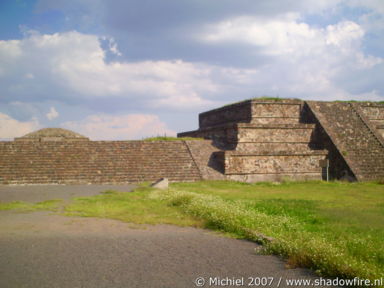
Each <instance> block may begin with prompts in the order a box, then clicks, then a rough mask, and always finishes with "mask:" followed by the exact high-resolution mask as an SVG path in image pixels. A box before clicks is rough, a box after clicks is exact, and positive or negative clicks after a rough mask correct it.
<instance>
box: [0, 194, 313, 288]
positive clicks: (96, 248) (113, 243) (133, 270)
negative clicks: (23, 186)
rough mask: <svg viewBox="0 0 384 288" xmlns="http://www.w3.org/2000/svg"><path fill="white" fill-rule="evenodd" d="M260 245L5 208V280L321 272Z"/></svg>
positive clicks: (12, 283) (146, 281)
mask: <svg viewBox="0 0 384 288" xmlns="http://www.w3.org/2000/svg"><path fill="white" fill-rule="evenodd" d="M67 188H69V187H67ZM48 190H49V189H48ZM48 190H47V191H48ZM49 191H52V190H49ZM73 191H74V190H73ZM82 191H84V190H82ZM1 194H3V191H0V195H1ZM20 195H21V194H20ZM36 195H37V194H36ZM55 196H57V195H55ZM2 197H3V196H1V197H0V199H4V198H2ZM7 197H8V196H7ZM7 197H5V198H6V199H9V197H8V198H7ZM41 199H42V198H39V200H41ZM19 200H22V199H19ZM258 247H259V246H258V245H256V244H254V243H251V242H248V241H241V240H236V239H231V238H225V237H222V236H220V235H218V234H215V233H213V232H211V231H208V230H202V229H195V228H190V227H188V228H180V227H175V226H168V225H157V226H137V225H136V226H133V225H132V224H129V223H123V222H119V221H114V220H108V219H95V218H79V217H65V216H60V215H55V214H52V213H50V212H33V213H15V212H10V211H0V287H7V288H13V287H18V288H19V287H28V288H29V287H32V288H34V287H36V288H44V287H49V288H51V287H65V288H66V287H68V288H73V287H86V288H87V287H89V288H99V287H105V288H107V287H108V288H114V287H124V288H130V287H155V288H156V287H159V288H160V287H163V288H166V287H169V288H171V287H172V288H173V287H175V288H177V287H197V286H196V285H195V283H194V281H195V279H197V278H198V277H204V280H205V281H206V283H205V286H204V287H223V286H225V287H235V286H230V285H221V286H220V285H215V284H214V283H213V284H212V283H211V284H212V285H209V279H210V277H213V278H212V279H214V277H220V278H221V279H224V280H225V277H229V278H228V279H233V278H236V279H239V281H240V280H241V279H242V277H243V279H244V285H240V286H237V287H246V286H248V284H249V281H250V280H248V277H273V282H272V284H271V285H267V286H264V287H277V284H278V281H279V280H280V278H281V279H282V281H281V284H280V287H287V286H286V284H285V280H286V279H292V278H294V279H315V276H314V274H313V273H311V272H310V271H308V270H305V269H287V268H286V265H285V263H284V262H283V261H282V260H280V259H279V258H278V257H274V256H264V255H257V254H256V251H255V248H258ZM270 279H271V280H272V278H270ZM199 281H201V279H200V280H199ZM222 283H224V284H225V283H228V282H222ZM291 287H292V286H291ZM302 287H303V286H302Z"/></svg>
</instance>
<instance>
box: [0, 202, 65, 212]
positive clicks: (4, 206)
mask: <svg viewBox="0 0 384 288" xmlns="http://www.w3.org/2000/svg"><path fill="white" fill-rule="evenodd" d="M61 203H62V200H58V199H57V200H56V199H55V200H47V201H42V202H38V203H28V202H22V201H13V202H8V203H4V202H0V210H15V211H17V212H33V211H41V210H48V211H57V210H58V208H59V206H60V205H61Z"/></svg>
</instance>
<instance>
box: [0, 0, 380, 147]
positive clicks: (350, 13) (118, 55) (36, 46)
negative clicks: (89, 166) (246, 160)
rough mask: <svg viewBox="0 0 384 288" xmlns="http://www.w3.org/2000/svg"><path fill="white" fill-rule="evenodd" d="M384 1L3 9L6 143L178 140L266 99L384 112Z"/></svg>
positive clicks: (0, 85) (136, 0)
mask: <svg viewBox="0 0 384 288" xmlns="http://www.w3.org/2000/svg"><path fill="white" fill-rule="evenodd" d="M383 39H384V0H284V1H282V0H258V1H255V0H161V1H160V0H55V1H52V0H0V139H1V140H12V139H13V138H14V137H20V136H23V135H25V134H27V133H29V132H32V131H35V130H38V129H41V128H47V127H59V128H65V129H69V130H72V131H75V132H77V133H80V134H82V135H85V136H87V137H89V138H90V139H91V140H135V139H143V138H145V137H151V136H164V135H167V136H175V135H176V133H177V132H183V131H190V130H195V129H197V128H198V114H199V113H201V112H204V111H207V110H210V109H213V108H217V107H220V106H223V105H226V104H229V103H232V102H238V101H242V100H245V99H249V98H254V97H262V96H270V97H280V98H300V99H303V100H322V101H333V100H364V101H384V41H383Z"/></svg>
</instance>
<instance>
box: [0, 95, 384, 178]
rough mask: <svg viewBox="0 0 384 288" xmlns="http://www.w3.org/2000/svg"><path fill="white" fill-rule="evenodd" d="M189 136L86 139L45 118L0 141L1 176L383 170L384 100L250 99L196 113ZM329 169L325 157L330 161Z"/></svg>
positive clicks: (297, 174)
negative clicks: (42, 124)
mask: <svg viewBox="0 0 384 288" xmlns="http://www.w3.org/2000/svg"><path fill="white" fill-rule="evenodd" d="M199 123H200V127H199V129H198V130H196V131H189V132H183V133H179V134H178V136H182V137H183V136H190V137H199V138H200V137H201V138H204V139H206V140H191V141H158V142H147V141H90V140H89V139H88V138H86V137H84V136H82V135H79V134H77V133H74V132H72V131H69V130H65V129H57V128H46V129H42V130H39V131H36V132H33V133H30V134H27V135H25V136H24V137H21V138H17V139H15V141H12V142H0V184H33V183H35V184H44V183H46V184H51V183H57V184H69V183H76V184H80V183H100V184H107V183H136V182H142V181H154V180H157V179H159V178H162V177H166V178H169V180H170V181H196V180H202V179H207V180H211V179H233V180H238V181H249V182H255V181H278V180H282V179H284V178H285V177H288V178H291V179H294V180H307V179H324V178H325V173H324V172H325V171H329V173H330V175H329V176H330V178H331V179H340V178H341V179H343V178H344V179H356V180H362V181H365V180H378V179H384V137H383V136H384V104H380V103H371V102H363V103H348V102H341V103H337V102H316V101H300V100H290V99H285V100H273V99H271V100H268V99H254V100H247V101H244V102H241V103H236V104H232V105H228V106H225V107H221V108H218V109H215V110H211V111H208V112H204V113H201V114H200V115H199ZM325 159H327V160H328V163H329V167H328V168H329V169H328V170H326V169H325V168H324V167H323V166H324V163H327V161H323V160H325Z"/></svg>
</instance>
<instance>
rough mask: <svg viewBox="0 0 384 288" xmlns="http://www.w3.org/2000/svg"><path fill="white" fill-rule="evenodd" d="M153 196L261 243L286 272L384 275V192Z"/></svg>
mask: <svg viewBox="0 0 384 288" xmlns="http://www.w3.org/2000/svg"><path fill="white" fill-rule="evenodd" d="M158 197H160V198H161V199H163V201H166V202H167V203H168V205H172V206H177V207H180V208H181V210H183V211H185V212H186V213H188V214H190V215H193V216H195V217H201V218H202V219H204V220H205V221H206V225H207V227H210V228H214V229H218V230H222V231H226V232H231V233H234V234H236V235H237V236H239V237H243V238H246V239H250V240H254V241H259V242H262V243H264V244H265V246H264V247H265V251H266V252H268V253H272V254H278V255H281V256H283V257H285V258H287V259H288V263H289V264H290V265H291V266H303V267H310V268H312V269H314V270H316V271H317V272H318V274H320V275H326V276H331V277H332V276H333V277H337V276H338V277H344V278H354V277H360V278H370V279H375V278H380V277H383V276H384V275H383V274H384V273H383V271H384V242H383V239H384V186H383V185H380V184H377V183H353V184H348V183H337V182H333V183H324V182H302V183H300V182H296V183H295V182H291V183H290V182H287V183H282V184H273V183H259V184H246V183H237V182H219V181H217V182H197V183H177V184H173V185H172V188H171V189H170V190H169V192H167V193H161V194H160V193H158ZM263 235H266V236H269V237H273V238H274V239H275V240H274V241H272V242H269V241H266V240H265V238H264V236H263Z"/></svg>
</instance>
